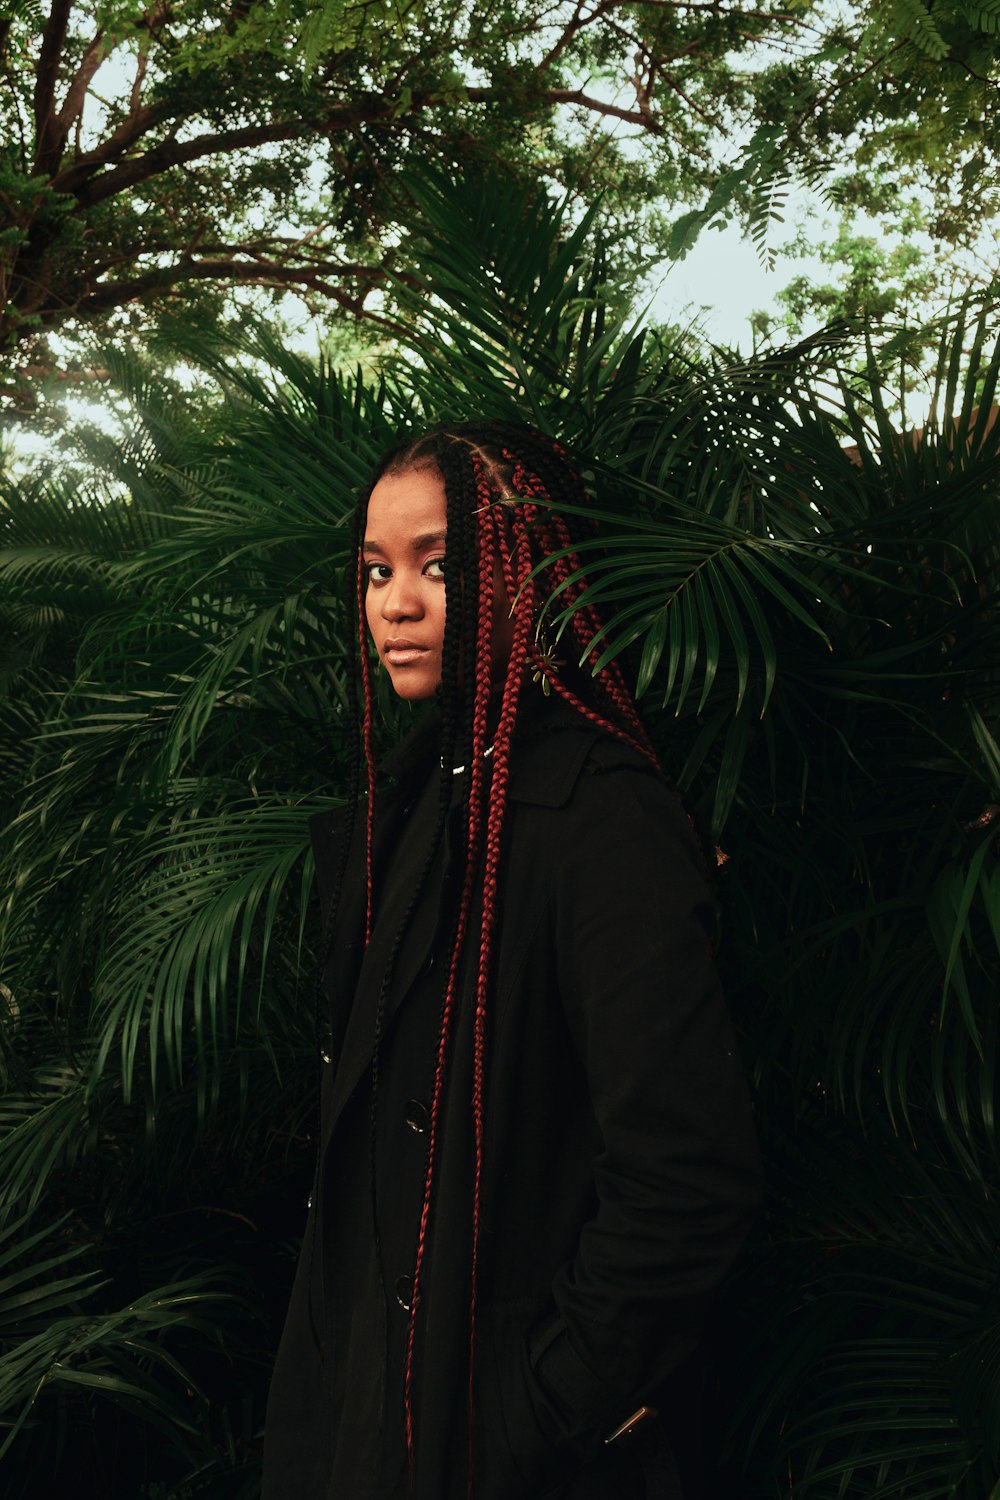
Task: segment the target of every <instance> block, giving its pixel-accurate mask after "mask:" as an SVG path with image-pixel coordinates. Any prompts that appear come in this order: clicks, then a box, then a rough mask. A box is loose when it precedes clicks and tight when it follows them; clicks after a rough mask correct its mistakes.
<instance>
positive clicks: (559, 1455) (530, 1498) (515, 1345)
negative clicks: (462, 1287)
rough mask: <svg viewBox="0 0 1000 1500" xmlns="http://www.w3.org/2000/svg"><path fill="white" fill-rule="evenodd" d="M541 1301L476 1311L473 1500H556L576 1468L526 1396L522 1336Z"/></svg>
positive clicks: (525, 1346)
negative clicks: (475, 1411)
mask: <svg viewBox="0 0 1000 1500" xmlns="http://www.w3.org/2000/svg"><path fill="white" fill-rule="evenodd" d="M544 1300H545V1299H544V1298H538V1297H534V1298H531V1299H530V1300H527V1299H525V1300H524V1301H517V1302H504V1303H498V1304H494V1305H487V1306H480V1307H479V1308H477V1310H476V1344H477V1354H476V1361H477V1378H476V1385H477V1388H478V1392H479V1409H478V1412H477V1420H476V1454H475V1463H476V1472H475V1493H476V1497H477V1500H557V1497H558V1496H561V1495H563V1494H565V1493H566V1491H567V1486H568V1485H569V1484H570V1483H571V1481H572V1479H573V1475H574V1474H575V1472H576V1470H577V1468H578V1459H577V1458H576V1456H575V1455H574V1454H572V1453H570V1452H567V1451H566V1450H562V1449H559V1448H557V1447H556V1446H555V1444H554V1443H553V1442H551V1441H550V1439H549V1438H548V1436H547V1435H546V1433H545V1430H544V1428H543V1427H542V1424H541V1421H540V1419H539V1416H538V1413H537V1411H536V1409H535V1405H534V1401H533V1399H532V1395H531V1385H530V1371H529V1368H528V1332H529V1330H530V1328H531V1325H532V1323H533V1322H534V1321H535V1319H536V1318H537V1317H538V1315H539V1312H540V1311H541V1309H542V1307H543V1306H544Z"/></svg>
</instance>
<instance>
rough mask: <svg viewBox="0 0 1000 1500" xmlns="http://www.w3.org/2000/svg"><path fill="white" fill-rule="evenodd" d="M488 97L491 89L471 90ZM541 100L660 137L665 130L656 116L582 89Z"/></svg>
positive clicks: (559, 91) (560, 91) (544, 95)
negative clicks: (572, 106)
mask: <svg viewBox="0 0 1000 1500" xmlns="http://www.w3.org/2000/svg"><path fill="white" fill-rule="evenodd" d="M477 92H478V93H481V94H484V95H488V94H491V93H492V90H490V89H481V90H476V89H470V90H469V95H470V97H471V96H472V95H474V94H476V93H477ZM540 98H541V99H542V100H543V101H544V102H545V103H546V104H579V105H580V106H581V107H582V108H583V109H589V110H591V111H593V112H594V113H595V114H599V115H610V116H612V118H614V119H616V120H626V121H627V122H628V123H629V124H630V125H640V126H641V127H642V129H643V130H648V131H650V132H651V133H652V134H654V135H658V134H659V132H660V131H661V130H662V129H663V126H662V125H661V123H660V121H659V120H658V119H656V118H655V116H647V115H644V114H643V113H642V112H641V111H640V110H638V109H622V108H621V106H620V105H618V104H606V103H605V102H604V100H603V99H595V98H594V97H593V95H592V94H585V93H584V92H583V90H582V89H545V90H544V92H543V93H542V94H541V95H540Z"/></svg>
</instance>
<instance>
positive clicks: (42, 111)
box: [34, 0, 73, 177]
mask: <svg viewBox="0 0 1000 1500" xmlns="http://www.w3.org/2000/svg"><path fill="white" fill-rule="evenodd" d="M72 9H73V0H52V9H51V10H50V11H49V18H48V20H47V21H46V23H45V30H44V32H43V33H42V46H41V50H40V52H39V54H38V67H37V68H36V70H35V97H34V112H35V164H34V175H35V176H36V177H51V175H52V173H53V172H55V170H56V168H57V167H58V166H59V157H60V155H61V154H62V152H61V148H59V147H58V145H57V141H58V124H57V121H56V111H55V97H56V83H57V81H58V78H59V63H60V60H61V58H62V50H63V45H64V43H65V41H66V31H67V29H68V27H69V13H70V11H71V10H72Z"/></svg>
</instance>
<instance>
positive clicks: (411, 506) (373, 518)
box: [365, 465, 448, 544]
mask: <svg viewBox="0 0 1000 1500" xmlns="http://www.w3.org/2000/svg"><path fill="white" fill-rule="evenodd" d="M447 511H448V505H447V500H446V497H445V490H444V480H443V479H442V478H441V475H440V473H439V472H438V470H437V469H436V468H434V467H432V466H430V465H426V466H422V467H421V468H419V469H404V470H403V471H402V472H401V473H393V474H384V475H383V476H382V478H381V479H380V480H379V481H378V483H377V484H376V485H375V488H374V489H373V490H372V492H371V495H370V497H369V500H368V515H367V518H366V523H365V542H366V544H368V543H370V542H372V541H375V540H377V541H387V540H390V539H391V540H393V541H406V540H408V539H410V538H412V537H415V536H423V535H426V534H427V533H428V532H432V531H437V532H443V531H444V530H445V528H446V524H447Z"/></svg>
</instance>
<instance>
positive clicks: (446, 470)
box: [324, 422, 658, 1495]
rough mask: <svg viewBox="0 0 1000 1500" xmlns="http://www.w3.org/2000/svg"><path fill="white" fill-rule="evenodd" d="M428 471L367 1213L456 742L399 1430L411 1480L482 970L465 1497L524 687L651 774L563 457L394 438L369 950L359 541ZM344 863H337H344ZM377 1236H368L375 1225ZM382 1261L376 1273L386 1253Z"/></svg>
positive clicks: (486, 431)
mask: <svg viewBox="0 0 1000 1500" xmlns="http://www.w3.org/2000/svg"><path fill="white" fill-rule="evenodd" d="M422 468H434V469H436V471H437V472H438V473H439V474H440V476H441V478H442V480H443V482H444V489H445V496H446V517H447V519H446V529H447V554H446V558H445V566H444V579H445V627H444V641H443V645H442V655H441V683H440V686H439V688H438V690H437V699H438V703H439V706H440V711H441V768H442V770H441V783H440V795H439V800H438V812H437V822H436V827H435V832H434V834H433V837H432V839H431V841H430V844H429V847H428V850H427V853H426V858H425V861H424V863H423V867H422V873H421V876H420V877H419V878H418V880H417V881H416V882H415V884H414V889H413V892H412V895H411V899H410V903H409V908H408V911H407V913H406V915H405V916H404V918H403V921H402V923H401V924H400V929H399V930H398V931H397V933H396V935H395V938H394V941H393V943H392V946H391V949H390V952H389V957H388V962H387V964H386V968H385V971H384V977H383V980H382V985H381V993H380V997H379V1005H378V1008H377V1017H376V1026H375V1039H374V1046H373V1055H372V1094H371V1099H372V1105H371V1122H370V1123H371V1132H372V1163H373V1185H372V1191H373V1218H375V1217H376V1216H375V1214H374V1159H375V1155H374V1132H375V1120H376V1110H377V1103H378V1053H379V1046H380V1042H381V1037H382V1026H383V1017H384V1008H385V1002H386V998H387V995H388V991H389V987H390V985H391V981H392V975H393V971H394V968H395V963H396V959H397V956H398V953H399V950H400V947H401V945H402V942H403V939H404V937H405V933H406V930H407V927H408V924H409V921H410V918H411V917H412V915H413V912H414V909H415V907H416V904H417V901H418V900H419V897H420V894H421V891H422V888H423V886H424V884H425V882H426V879H427V878H428V875H429V873H430V870H431V869H432V867H433V864H434V861H435V857H436V855H437V853H438V851H439V849H440V847H441V841H442V838H443V834H444V828H445V824H446V821H447V817H448V811H449V807H450V805H451V800H452V792H453V785H454V770H453V768H454V766H455V761H456V760H457V759H458V758H459V756H458V754H457V753H456V752H457V751H458V748H459V747H461V757H462V759H463V760H464V767H465V776H466V781H467V797H466V799H465V801H464V804H463V805H464V833H465V840H464V843H465V850H464V868H463V869H462V871H461V884H460V895H459V900H458V903H457V910H456V914H455V920H454V928H453V931H452V934H451V951H450V957H449V961H448V964H447V978H446V981H445V985H444V993H443V997H442V1002H441V1010H440V1020H439V1028H438V1039H437V1049H436V1057H435V1065H434V1080H433V1093H432V1098H431V1106H430V1121H429V1126H428V1131H427V1155H426V1163H425V1169H424V1185H423V1199H422V1204H421V1210H420V1218H419V1227H418V1232H417V1244H416V1253H415V1260H414V1266H413V1277H412V1294H411V1299H410V1313H409V1328H408V1336H407V1346H406V1362H405V1382H404V1421H405V1434H406V1448H407V1455H408V1462H409V1469H410V1474H411V1479H412V1475H413V1472H414V1456H415V1448H416V1438H417V1434H416V1433H415V1430H414V1364H415V1355H416V1348H417V1337H418V1314H419V1310H420V1304H421V1295H422V1277H423V1272H424V1266H425V1256H426V1250H427V1245H428V1234H429V1227H430V1223H431V1218H432V1214H433V1208H434V1188H435V1174H436V1168H437V1165H438V1156H439V1146H440V1130H441V1120H442V1113H443V1102H444V1098H445V1090H446V1084H447V1078H448V1071H449V1066H448V1065H449V1055H450V1045H451V1041H452V1037H453V1035H454V1032H455V1021H456V1012H457V1010H458V1007H459V999H458V991H459V976H460V973H461V972H462V971H463V963H464V962H465V961H467V962H468V963H469V966H470V967H471V970H472V972H473V974H474V975H475V993H474V998H473V1001H472V1003H473V1005H474V1017H473V1038H474V1040H473V1049H474V1055H473V1069H472V1071H473V1088H472V1100H471V1104H472V1121H473V1124H472V1129H473V1133H474V1170H473V1181H472V1183H471V1199H472V1202H471V1231H470V1232H471V1247H470V1248H471V1283H470V1285H471V1290H470V1305H469V1360H468V1391H469V1424H468V1430H469V1493H470V1495H471V1493H472V1476H473V1465H472V1434H473V1421H472V1379H473V1350H474V1338H475V1323H476V1292H477V1268H478V1256H479V1240H480V1228H481V1223H480V1219H481V1212H480V1210H481V1202H482V1182H483V1142H484V1117H485V1106H484V1096H485V1078H486V1049H487V1044H488V1018H489V1000H490V979H491V960H492V955H493V951H494V938H495V932H496V922H497V907H498V900H497V876H498V869H499V862H500V851H501V838H502V833H503V827H504V819H505V813H506V807H507V786H508V779H509V773H510V757H511V743H512V739H513V736H514V732H515V728H516V726H517V722H518V711H519V707H520V703H521V698H522V692H523V689H524V685H525V681H526V679H527V678H528V677H529V676H533V677H534V678H535V679H536V680H538V681H540V682H541V683H542V685H543V687H544V688H545V690H546V691H547V692H551V693H555V694H557V695H558V696H559V697H560V698H561V699H563V700H564V701H565V702H567V703H568V704H570V705H571V706H572V707H573V708H574V709H575V710H576V711H577V712H578V713H579V714H581V715H582V716H583V717H584V718H586V719H587V720H589V721H590V722H591V723H592V724H594V725H595V726H598V727H599V728H600V729H602V730H603V731H604V732H606V733H608V734H610V735H613V736H615V737H616V738H617V739H619V740H622V741H624V742H625V743H626V744H628V745H630V746H632V747H634V748H635V749H636V750H638V751H639V752H640V753H641V754H642V755H643V756H644V757H646V758H647V759H648V760H649V761H651V762H652V764H653V765H654V766H656V767H657V769H658V763H657V760H656V756H655V753H654V751H653V749H652V746H651V745H650V742H649V739H648V737H647V734H646V731H645V729H644V727H643V725H642V722H641V720H640V718H639V715H638V712H637V710H636V707H635V703H634V701H633V698H632V695H631V693H630V692H629V689H628V687H627V686H626V683H625V680H624V677H623V676H622V673H621V671H620V669H619V667H618V665H617V663H615V662H614V661H611V662H608V663H605V664H603V665H598V663H599V661H600V655H601V649H600V647H599V646H598V645H596V644H595V638H596V637H597V636H598V633H599V632H600V631H601V630H602V627H603V622H602V620H601V617H600V614H599V612H598V610H597V609H596V607H595V606H594V605H593V604H591V603H589V602H587V601H585V600H583V601H581V596H582V594H583V592H584V589H585V587H586V582H585V580H584V578H583V576H582V573H581V565H580V560H579V557H578V555H577V552H576V550H575V548H576V545H577V544H578V542H579V541H581V540H582V539H583V538H584V536H586V535H588V534H589V533H588V531H587V525H588V523H587V521H586V518H585V517H584V518H582V519H581V517H580V516H579V515H578V514H577V512H578V511H579V510H580V508H581V507H584V506H585V505H586V493H585V490H584V486H583V483H582V480H581V478H580V476H579V473H578V472H577V470H576V469H575V468H574V466H573V464H572V463H571V461H570V459H569V457H568V456H567V454H566V452H565V450H564V449H563V448H562V447H561V446H560V445H559V444H558V443H557V442H555V441H553V440H552V439H551V438H548V437H546V436H544V435H543V434H541V433H539V432H536V431H534V430H533V429H531V428H527V427H515V426H508V425H504V424H499V423H487V422H471V423H460V424H456V425H452V426H448V427H442V428H438V429H435V430H434V431H432V432H429V433H427V434H425V435H423V436H422V437H419V438H417V439H415V440H406V441H404V442H402V443H400V444H399V445H397V446H396V447H395V448H394V449H392V450H390V452H389V453H387V454H386V455H385V456H384V457H383V459H382V461H381V463H380V464H379V466H378V468H377V470H376V472H375V474H374V476H373V478H372V481H371V484H370V486H369V487H368V489H367V491H366V492H365V494H364V495H363V496H362V498H361V501H360V503H359V506H358V514H357V517H356V521H355V532H354V540H355V552H356V557H357V572H356V575H355V580H354V587H353V589H352V597H353V604H354V611H353V613H354V628H353V632H352V634H353V642H352V651H353V654H354V657H355V660H354V664H353V665H354V671H353V674H352V675H353V689H352V694H353V703H352V710H351V720H350V722H351V725H352V739H353V744H354V750H355V769H354V773H353V783H352V785H353V787H354V789H355V793H356V802H355V805H356V807H358V808H360V803H361V801H362V800H363V797H362V795H361V794H360V788H361V783H362V781H363V780H365V779H367V790H368V795H367V799H366V803H367V805H366V809H365V835H366V836H365V848H366V861H365V865H366V873H367V886H368V896H367V916H366V925H365V932H366V941H367V940H368V938H370V936H371V929H372V920H373V870H372V852H371V851H372V832H373V819H374V815H375V795H374V793H375V772H374V767H373V765H372V750H371V746H372V720H373V685H372V671H371V666H370V662H369V652H368V646H367V638H366V626H365V589H366V585H367V573H366V571H365V568H364V563H363V559H362V555H361V548H360V545H358V543H359V539H360V538H361V537H362V536H363V535H364V527H365V523H366V517H367V506H368V499H369V496H370V495H371V492H372V490H373V489H374V486H375V484H376V483H377V482H378V481H379V479H381V478H383V477H384V476H387V475H402V474H405V473H407V472H410V471H413V470H417V469H422ZM563 507H564V508H565V510H564V509H563ZM536 570H539V571H536ZM473 579H474V580H475V587H470V586H469V581H470V580H473ZM498 583H502V590H503V593H504V594H505V595H506V600H507V601H508V602H509V605H510V614H511V619H512V643H511V648H510V654H509V658H508V660H507V663H506V670H505V672H504V674H503V681H502V685H501V686H500V687H499V690H498V685H497V683H496V671H495V668H494V663H493V629H494V626H493V620H494V595H495V593H496V591H497V584H498ZM556 595H558V598H559V602H560V604H561V605H562V606H569V607H573V606H575V608H573V613H572V615H571V617H570V619H569V622H568V624H567V626H566V628H565V632H564V633H565V635H566V636H568V637H569V638H570V640H571V641H572V643H573V644H574V645H575V648H576V655H577V657H578V659H579V663H580V665H579V666H578V665H576V664H575V663H573V662H572V661H570V662H568V663H563V662H558V661H557V660H556V659H555V656H554V653H553V652H552V650H551V649H549V648H548V647H547V645H546V644H545V638H544V633H543V628H544V627H543V620H544V614H545V611H546V607H547V605H549V604H550V603H551V602H554V599H555V596H556ZM566 654H567V655H572V652H571V651H567V653H566ZM498 697H499V717H498V718H497V717H496V704H497V698H498ZM491 726H493V727H492V729H491ZM490 752H492V753H491V754H490ZM352 833H353V830H352V829H349V830H348V831H347V839H348V840H349V839H350V838H351V837H352ZM345 847H346V844H345ZM341 867H342V868H343V860H342V861H341ZM335 905H336V903H335ZM477 912H478V914H479V917H480V923H479V935H478V936H479V952H478V955H473V954H471V953H469V951H468V950H469V947H470V933H473V932H474V931H475V921H474V916H475V914H476V913H477ZM335 921H336V910H334V911H332V912H331V913H330V917H329V919H328V922H327V931H326V934H325V943H324V946H325V947H326V948H327V949H328V948H329V944H330V942H331V941H332V934H333V929H334V924H335ZM375 1232H376V1236H377V1235H378V1228H377V1218H376V1225H375ZM377 1259H378V1264H379V1266H380V1267H381V1255H380V1254H379V1255H378V1257H377Z"/></svg>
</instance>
